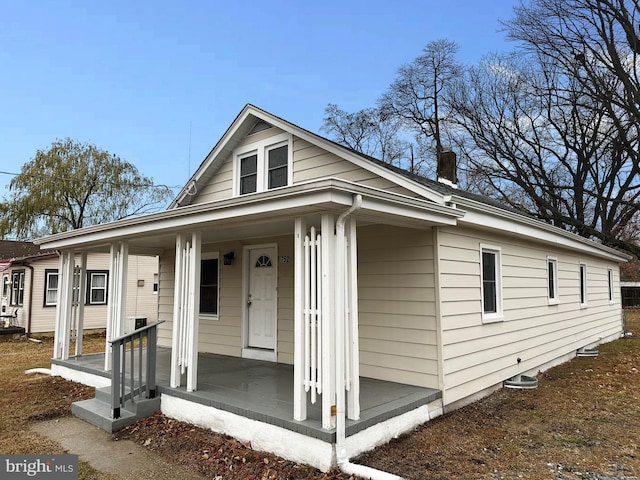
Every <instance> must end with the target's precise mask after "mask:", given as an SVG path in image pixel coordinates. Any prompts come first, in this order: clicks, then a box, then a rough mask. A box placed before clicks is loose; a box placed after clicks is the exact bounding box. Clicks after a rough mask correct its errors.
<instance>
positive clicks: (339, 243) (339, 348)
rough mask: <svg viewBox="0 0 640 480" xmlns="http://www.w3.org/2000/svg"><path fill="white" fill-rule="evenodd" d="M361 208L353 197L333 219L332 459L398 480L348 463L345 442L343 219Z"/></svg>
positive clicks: (374, 479)
mask: <svg viewBox="0 0 640 480" xmlns="http://www.w3.org/2000/svg"><path fill="white" fill-rule="evenodd" d="M361 207H362V195H356V196H355V197H354V198H353V205H351V207H350V208H349V209H348V210H346V211H345V212H343V213H342V214H341V215H340V216H339V217H338V220H336V254H335V257H334V258H335V276H336V281H335V286H336V293H335V319H336V328H335V337H336V355H335V359H336V461H337V463H338V468H340V470H342V471H343V472H344V473H346V474H348V475H357V476H359V477H363V478H369V479H371V480H402V477H398V476H397V475H394V474H391V473H388V472H383V471H382V470H377V469H375V468H371V467H367V466H365V465H358V464H356V463H351V462H350V461H349V457H348V456H347V449H346V445H345V439H346V436H345V426H346V418H345V415H346V409H345V393H344V391H345V384H344V374H345V366H344V362H345V338H344V333H345V329H344V323H345V321H346V315H345V284H344V279H345V268H346V267H345V262H344V258H343V255H344V248H345V243H344V226H345V223H346V221H347V219H348V218H349V217H350V216H351V215H352V214H353V213H354V212H356V211H357V210H359V209H360V208H361Z"/></svg>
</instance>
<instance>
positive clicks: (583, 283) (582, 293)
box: [578, 262, 589, 308]
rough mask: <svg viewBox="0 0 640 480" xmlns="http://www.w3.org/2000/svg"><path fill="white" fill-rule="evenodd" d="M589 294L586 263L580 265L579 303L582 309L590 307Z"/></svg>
mask: <svg viewBox="0 0 640 480" xmlns="http://www.w3.org/2000/svg"><path fill="white" fill-rule="evenodd" d="M588 300H589V293H588V288H587V264H586V263H585V262H580V263H578V301H579V302H580V308H586V307H588V306H589V301H588Z"/></svg>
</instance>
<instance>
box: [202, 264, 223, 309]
mask: <svg viewBox="0 0 640 480" xmlns="http://www.w3.org/2000/svg"><path fill="white" fill-rule="evenodd" d="M218 278H219V274H218V258H217V257H216V258H203V259H202V260H201V261H200V313H203V314H205V315H218Z"/></svg>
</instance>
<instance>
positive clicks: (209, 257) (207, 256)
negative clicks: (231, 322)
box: [198, 252, 220, 320]
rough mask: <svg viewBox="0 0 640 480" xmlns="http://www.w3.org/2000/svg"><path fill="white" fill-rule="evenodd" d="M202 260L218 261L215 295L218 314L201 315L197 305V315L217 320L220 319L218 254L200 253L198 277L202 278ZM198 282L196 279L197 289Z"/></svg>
mask: <svg viewBox="0 0 640 480" xmlns="http://www.w3.org/2000/svg"><path fill="white" fill-rule="evenodd" d="M203 260H218V290H217V292H216V294H217V295H218V299H217V305H218V313H202V312H201V311H200V305H198V315H200V316H201V317H202V318H208V319H210V320H218V319H219V318H220V252H210V253H202V254H201V255H200V262H201V265H200V275H201V276H202V261H203ZM200 281H201V279H198V288H200Z"/></svg>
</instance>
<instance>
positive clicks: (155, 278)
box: [153, 273, 160, 293]
mask: <svg viewBox="0 0 640 480" xmlns="http://www.w3.org/2000/svg"><path fill="white" fill-rule="evenodd" d="M159 279H160V275H159V274H157V273H154V274H153V293H158V285H159V283H158V282H159Z"/></svg>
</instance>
